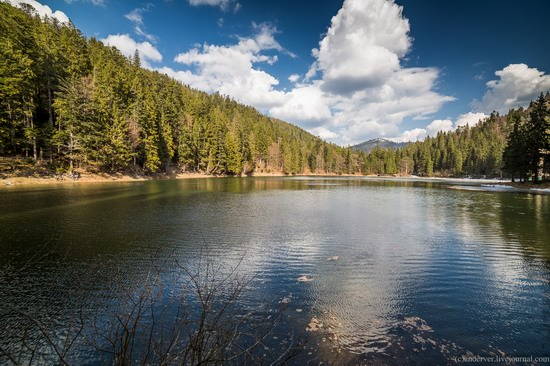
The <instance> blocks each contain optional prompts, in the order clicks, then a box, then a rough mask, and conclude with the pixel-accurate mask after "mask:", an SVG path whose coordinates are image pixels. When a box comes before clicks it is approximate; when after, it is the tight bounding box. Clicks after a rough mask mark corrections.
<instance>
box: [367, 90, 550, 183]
mask: <svg viewBox="0 0 550 366" xmlns="http://www.w3.org/2000/svg"><path fill="white" fill-rule="evenodd" d="M549 102H550V95H549V94H548V93H547V94H546V96H543V95H541V97H540V98H539V100H537V101H535V102H532V103H531V105H530V106H529V108H527V109H523V108H519V109H517V110H511V111H510V112H509V113H507V114H506V115H504V116H501V115H499V114H498V113H492V114H491V115H490V116H489V117H488V118H487V119H485V120H483V121H480V122H479V123H478V124H477V125H476V126H473V127H470V126H468V125H466V126H460V127H459V128H458V129H457V130H455V131H450V132H439V133H438V134H437V136H434V137H428V138H426V139H425V140H424V141H418V142H415V143H412V144H410V145H408V146H406V147H404V148H400V149H397V150H396V151H394V150H393V149H391V148H390V149H382V148H374V149H373V150H372V151H371V152H370V154H368V155H366V154H362V161H363V162H362V172H363V173H364V174H382V175H388V174H389V175H391V174H405V175H408V174H415V175H421V176H444V177H464V176H471V177H511V176H514V175H515V176H516V177H521V178H526V177H527V176H528V175H534V174H535V173H536V171H537V170H540V172H539V173H540V174H543V173H548V172H550V167H549V166H548V165H549V164H550V158H549V156H548V149H549V148H548V143H550V114H549V107H548V104H549ZM545 144H546V145H545ZM505 152H506V153H505Z"/></svg>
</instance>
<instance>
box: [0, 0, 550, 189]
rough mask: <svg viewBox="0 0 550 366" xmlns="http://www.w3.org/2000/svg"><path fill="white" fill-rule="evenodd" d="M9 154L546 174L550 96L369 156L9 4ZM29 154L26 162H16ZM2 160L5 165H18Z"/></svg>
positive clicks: (160, 166) (1, 122)
mask: <svg viewBox="0 0 550 366" xmlns="http://www.w3.org/2000/svg"><path fill="white" fill-rule="evenodd" d="M0 93H1V98H0V156H3V157H19V160H21V159H23V160H25V161H27V162H28V163H30V164H32V165H33V166H34V167H35V169H38V168H41V169H45V170H46V171H50V172H51V171H53V172H65V171H72V170H74V169H82V170H85V171H104V172H118V171H133V172H141V173H157V172H160V173H173V172H202V173H206V174H211V175H217V174H228V175H240V174H249V173H255V172H256V173H259V172H261V173H269V172H273V173H284V174H315V173H317V174H365V175H370V174H375V175H395V174H400V175H410V174H415V175H421V176H447V177H464V176H472V177H517V178H520V179H525V180H528V179H532V177H533V176H534V175H538V177H539V178H538V179H541V178H543V177H544V176H545V175H548V173H549V172H550V168H549V165H550V158H549V155H548V150H550V146H549V141H550V127H549V126H550V117H549V106H548V104H549V100H550V97H549V95H548V93H547V94H546V96H544V95H541V97H540V98H539V99H538V100H537V101H534V102H532V103H531V105H530V106H529V108H526V109H522V108H520V109H517V110H511V111H510V112H509V113H508V114H506V115H499V114H498V113H492V114H491V115H490V117H489V118H487V119H486V120H484V121H480V123H479V124H478V125H476V126H473V127H469V126H467V125H466V126H462V127H459V128H458V129H457V130H455V131H451V132H440V133H439V134H438V135H437V136H433V137H428V138H426V139H425V140H424V141H421V142H415V143H411V144H409V145H408V146H406V147H404V148H400V149H397V150H395V151H394V150H393V149H382V148H375V149H373V150H372V151H371V152H370V153H368V154H367V153H365V152H359V151H355V150H353V149H352V148H350V147H347V148H344V147H339V146H337V145H335V144H331V143H327V142H325V141H322V140H321V139H320V138H318V137H315V136H313V135H311V134H310V133H308V132H306V131H304V130H302V129H300V128H298V127H296V126H293V125H291V124H288V123H286V122H283V121H280V120H277V119H274V118H271V117H267V116H265V115H262V114H261V113H259V112H258V111H257V110H255V109H254V108H252V107H249V106H245V105H242V104H239V103H237V102H236V101H234V100H232V99H231V98H230V97H229V96H223V95H219V94H213V95H208V94H206V93H204V92H200V91H198V90H194V89H191V88H190V87H188V86H186V85H182V84H181V83H179V82H177V81H175V80H173V79H171V78H169V77H168V76H166V75H163V74H160V73H158V72H155V71H150V70H146V69H144V68H142V67H141V65H140V57H139V54H137V53H136V54H135V55H134V56H133V57H132V58H130V59H129V58H127V57H125V56H124V55H122V54H121V53H120V51H118V50H117V49H116V48H113V47H107V46H105V45H103V43H101V42H99V41H98V40H96V39H94V38H90V39H86V38H85V37H84V36H83V35H82V34H81V32H80V31H79V30H78V29H76V28H75V27H74V25H72V24H68V25H67V24H61V23H59V22H57V21H56V20H55V19H50V18H45V19H42V18H40V16H39V15H37V14H36V12H35V11H34V9H33V8H32V7H30V6H28V5H25V4H22V9H19V8H15V7H12V6H11V5H9V4H7V3H3V2H0ZM16 161H18V160H16ZM15 165H16V163H14V162H12V161H10V163H3V164H2V165H1V166H0V168H1V171H0V173H2V172H10V171H12V170H15V169H16V166H15Z"/></svg>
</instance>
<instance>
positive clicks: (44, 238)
mask: <svg viewBox="0 0 550 366" xmlns="http://www.w3.org/2000/svg"><path fill="white" fill-rule="evenodd" d="M450 185H456V183H455V182H452V183H450V182H445V181H422V180H397V179H394V180H392V179H373V178H359V177H342V178H310V177H288V178H271V177H269V178H212V179H186V180H166V181H146V182H131V183H112V184H111V183H101V184H81V185H79V184H74V185H59V186H35V187H21V188H20V187H8V188H5V189H2V190H0V208H1V211H0V281H1V282H0V298H1V299H2V300H1V301H2V303H1V304H0V309H1V310H0V322H1V323H0V328H2V329H5V331H4V332H0V333H1V334H0V346H1V347H2V349H3V350H4V355H1V354H0V363H9V358H7V356H6V354H5V353H9V354H10V355H11V357H15V356H14V354H16V353H17V352H18V350H21V340H22V339H25V340H26V344H27V346H26V347H27V348H26V349H25V351H24V353H27V355H23V356H21V355H20V357H22V358H20V359H22V360H28V359H29V357H31V356H30V355H29V354H28V353H29V350H30V349H33V347H34V348H36V349H41V351H37V353H36V356H33V357H35V360H37V361H36V362H37V363H40V361H39V360H42V361H44V360H48V357H54V356H52V354H53V351H51V350H50V351H48V350H47V349H48V344H47V343H48V341H47V340H44V336H43V335H44V334H43V333H44V331H43V330H42V331H40V325H42V326H44V327H45V328H47V333H48V334H49V335H50V336H51V338H53V339H54V342H57V340H59V339H62V338H63V337H65V336H64V334H68V333H66V332H67V329H68V328H70V327H71V324H73V323H72V322H71V319H72V317H73V316H74V314H76V313H77V312H78V310H79V309H86V311H88V313H90V309H98V308H102V309H111V308H113V307H116V306H120V302H119V301H118V300H113V295H112V291H111V292H109V289H111V290H112V288H113V287H112V280H113V278H116V279H118V280H120V281H122V282H123V283H124V284H125V286H126V287H125V288H128V289H135V288H136V287H135V286H136V284H139V283H142V281H143V278H144V276H145V275H146V274H147V273H151V268H155V271H154V272H155V273H156V274H158V279H159V283H162V286H163V291H162V294H160V295H159V296H158V297H156V301H157V302H158V303H159V304H163V303H166V304H168V305H167V307H173V306H174V304H175V302H174V301H172V300H170V294H171V293H174V292H177V291H178V288H179V287H178V286H180V285H181V284H182V283H183V282H184V280H182V276H181V269H182V268H184V267H185V268H186V269H187V270H190V271H191V272H193V271H195V270H198V269H201V268H206V267H205V264H204V263H206V262H208V263H210V265H212V268H214V267H216V268H221V269H220V273H221V274H222V276H224V275H225V274H227V273H229V271H231V270H233V269H236V270H235V272H234V275H235V276H237V277H235V278H246V279H247V282H246V285H245V286H244V291H243V293H242V294H240V296H239V298H238V300H237V304H236V305H237V306H236V307H235V308H234V309H233V311H235V312H236V313H243V312H248V314H255V315H254V316H256V315H258V314H260V315H258V316H260V317H264V318H263V319H274V318H275V317H276V318H277V322H276V323H275V322H274V323H273V324H274V325H273V327H274V332H273V333H270V334H269V336H268V337H266V338H265V341H264V342H263V344H262V347H263V349H264V350H265V352H263V351H262V352H263V353H262V352H260V353H262V355H261V356H262V357H265V358H264V359H263V361H262V362H264V361H276V360H277V355H278V354H279V353H280V352H281V350H283V349H284V348H285V347H286V346H287V345H288V344H291V343H293V342H294V344H298V345H302V343H304V344H303V347H304V349H303V350H302V351H301V352H299V353H298V354H297V355H296V357H295V358H292V359H291V360H290V363H295V364H304V363H305V362H306V361H309V360H313V361H312V362H313V363H314V364H316V363H318V362H321V361H326V362H334V363H336V364H339V363H345V362H350V363H361V362H365V363H392V362H400V363H409V364H426V363H432V364H433V363H438V364H445V363H453V362H454V360H456V358H457V357H458V358H460V357H475V356H479V357H489V356H495V357H496V356H498V357H524V356H533V357H542V356H546V357H548V356H550V195H543V194H526V193H518V192H483V191H472V190H457V189H449V186H450ZM201 266H202V267H201ZM201 270H202V269H201ZM231 278H233V277H231ZM299 278H301V281H299V280H298V279H299ZM302 280H303V281H302ZM76 284H78V285H76ZM131 291H133V290H130V292H131ZM220 291H221V292H222V293H223V292H224V291H226V289H225V288H222V289H221V290H220ZM220 296H221V298H224V297H223V296H224V294H221V295H220ZM115 297H116V296H115ZM195 300H196V299H195ZM191 302H192V301H191ZM101 306H104V307H101ZM193 306H194V305H190V307H193ZM243 309H246V310H243ZM170 311H172V310H170ZM96 314H97V313H96ZM274 314H277V315H276V316H275V315H274ZM271 315H273V316H274V317H273V318H272V317H271ZM100 316H103V315H100ZM146 317H147V316H145V317H144V318H146ZM101 319H102V321H101V324H103V325H105V324H107V323H106V321H105V318H101ZM247 324H250V322H249V323H247ZM73 329H76V327H73ZM64 332H65V333H64ZM69 332H70V331H69ZM33 342H34V343H33ZM84 343H85V342H84V341H82V340H78V341H76V342H75V347H74V349H75V350H77V351H74V352H73V353H71V354H70V355H69V356H67V357H68V359H70V360H72V361H73V362H74V363H76V364H84V363H88V364H99V363H103V362H106V361H105V359H100V358H98V353H97V352H95V351H91V350H86V349H85V347H84V346H83V344H84ZM33 344H34V346H32V345H33ZM279 361H280V360H279ZM44 362H45V361H44Z"/></svg>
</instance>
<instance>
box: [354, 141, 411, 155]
mask: <svg viewBox="0 0 550 366" xmlns="http://www.w3.org/2000/svg"><path fill="white" fill-rule="evenodd" d="M408 144H409V143H408V142H395V141H391V140H387V139H383V138H377V139H372V140H368V141H365V142H362V143H360V144H357V145H354V146H352V148H353V149H355V150H358V151H364V152H366V153H367V154H368V153H369V152H370V151H371V150H372V149H374V148H375V147H381V148H383V149H389V148H391V149H394V150H397V149H399V148H402V147H405V146H407V145H408Z"/></svg>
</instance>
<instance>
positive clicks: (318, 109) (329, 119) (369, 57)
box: [269, 0, 454, 144]
mask: <svg viewBox="0 0 550 366" xmlns="http://www.w3.org/2000/svg"><path fill="white" fill-rule="evenodd" d="M409 29H410V27H409V22H408V20H407V19H406V18H405V17H404V16H403V14H402V7H400V6H398V5H396V4H395V3H394V2H393V1H392V0H389V1H387V0H346V1H345V2H344V4H343V6H342V8H341V9H340V11H339V12H338V14H336V16H334V17H333V18H332V21H331V25H330V27H329V29H328V31H327V33H326V35H325V36H324V37H323V39H322V40H321V41H320V43H319V48H317V49H313V50H312V55H313V56H314V58H315V62H314V63H313V64H312V65H311V67H310V68H309V70H308V72H307V73H306V76H305V80H306V81H307V82H308V84H307V85H297V87H296V88H295V89H294V90H292V91H291V92H289V93H288V96H289V98H288V100H287V102H286V103H285V105H282V106H276V107H274V108H272V109H271V110H270V111H269V112H270V113H271V114H273V115H274V116H276V117H279V118H283V119H287V120H289V121H291V122H295V123H298V124H300V125H302V126H304V127H306V128H309V129H310V131H313V129H315V128H320V127H323V128H325V129H326V130H328V131H331V132H333V133H334V134H335V135H336V136H337V138H332V140H333V141H335V142H338V143H340V144H352V143H356V142H360V141H363V140H366V139H368V138H372V137H379V136H395V135H397V134H398V133H399V127H400V125H401V123H402V122H403V120H404V119H405V118H414V119H424V118H428V117H429V116H430V115H431V114H433V113H435V112H437V111H438V110H439V109H440V108H441V106H442V105H443V104H444V103H446V102H448V101H452V100H454V98H452V97H449V96H445V95H441V94H439V93H438V92H436V91H435V90H434V87H435V85H436V83H437V79H438V77H439V70H437V69H436V68H432V67H424V68H419V67H416V68H405V67H403V66H402V65H401V62H400V61H401V60H402V59H403V58H404V57H405V56H406V55H407V53H408V52H409V50H410V48H411V42H412V40H411V38H410V37H409V35H408V33H409ZM306 93H307V95H308V96H309V97H308V98H306V97H304V95H305V94H306ZM308 104H309V105H308ZM300 111H302V112H303V113H302V114H300V113H299V112H300Z"/></svg>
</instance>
